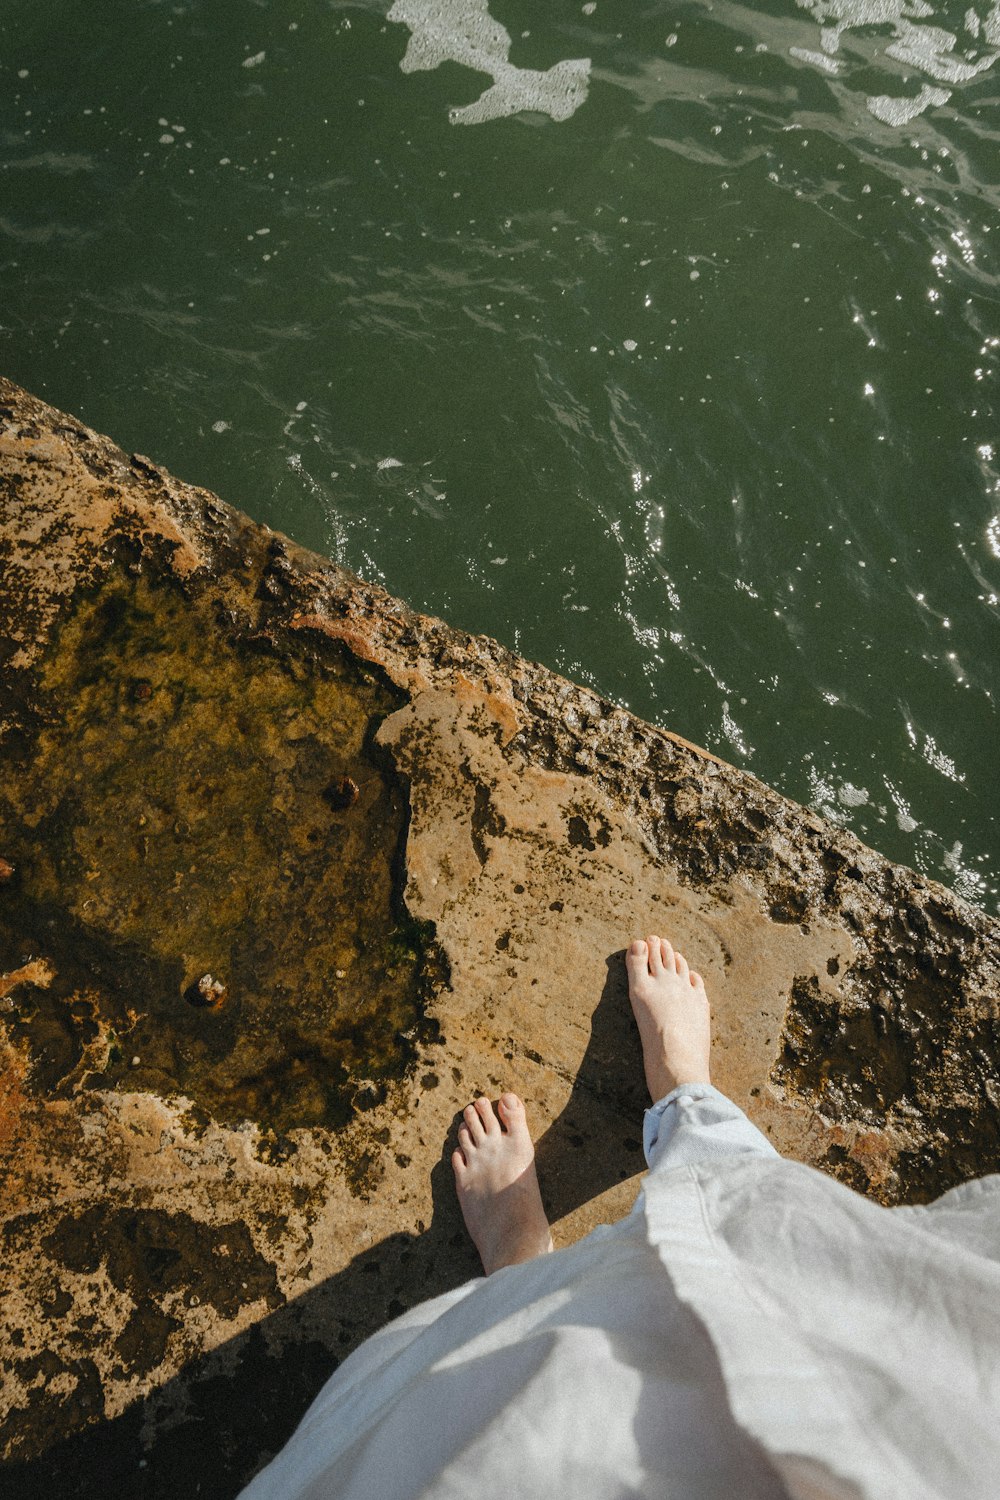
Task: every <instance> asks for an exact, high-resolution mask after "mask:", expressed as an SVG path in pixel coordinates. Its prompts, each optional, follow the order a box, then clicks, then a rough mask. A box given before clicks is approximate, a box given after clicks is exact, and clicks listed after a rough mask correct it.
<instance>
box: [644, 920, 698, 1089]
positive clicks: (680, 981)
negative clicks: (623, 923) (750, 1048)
mask: <svg viewBox="0 0 1000 1500" xmlns="http://www.w3.org/2000/svg"><path fill="white" fill-rule="evenodd" d="M625 968H626V970H627V972H628V996H629V999H630V1000H631V1002H632V1010H633V1013H634V1015H635V1019H636V1025H637V1026H638V1027H639V1037H640V1040H641V1041H642V1061H643V1066H644V1068H645V1072H646V1084H647V1086H648V1088H649V1092H650V1094H651V1096H652V1098H653V1102H654V1103H655V1102H656V1100H657V1099H662V1098H663V1096H664V1095H665V1094H669V1093H670V1091H671V1089H675V1088H677V1086H678V1085H679V1084H682V1083H708V1082H710V1079H709V1076H708V1061H709V1052H710V1050H711V1042H712V1033H711V1013H710V1010H709V1004H708V996H707V995H706V993H705V984H704V981H703V979H702V977H701V975H700V974H696V973H695V972H694V970H693V969H690V968H688V961H687V959H686V958H685V957H684V955H683V953H677V952H676V951H675V950H674V949H673V948H672V947H671V946H670V944H669V943H668V942H667V940H666V938H660V937H650V938H647V940H646V941H645V942H643V940H642V939H641V938H636V939H635V941H634V942H633V943H631V944H630V945H629V949H628V952H627V953H626V955H625Z"/></svg>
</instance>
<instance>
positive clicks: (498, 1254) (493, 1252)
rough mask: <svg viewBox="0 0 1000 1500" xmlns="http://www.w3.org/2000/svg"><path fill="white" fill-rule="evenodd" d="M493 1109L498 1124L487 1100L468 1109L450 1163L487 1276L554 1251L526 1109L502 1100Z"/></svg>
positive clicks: (511, 1097)
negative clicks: (497, 1113)
mask: <svg viewBox="0 0 1000 1500" xmlns="http://www.w3.org/2000/svg"><path fill="white" fill-rule="evenodd" d="M497 1109H498V1111H499V1114H500V1119H499V1120H498V1119H497V1117H496V1114H494V1112H493V1106H492V1104H491V1103H490V1101H489V1100H488V1099H477V1100H476V1101H475V1103H474V1104H468V1105H466V1107H465V1110H464V1117H465V1124H464V1125H461V1126H459V1131H458V1150H457V1151H455V1152H453V1154H452V1158H451V1164H452V1167H453V1168H454V1171H455V1186H456V1188H457V1190H458V1201H459V1204H460V1206H461V1209H462V1217H463V1218H464V1220H465V1227H466V1229H467V1230H468V1231H469V1234H470V1235H471V1236H472V1241H473V1243H474V1245H475V1247H476V1249H477V1250H478V1251H479V1257H480V1259H481V1260H482V1263H483V1270H484V1271H485V1272H486V1275H487V1276H490V1275H492V1273H493V1272H494V1271H499V1270H500V1268H501V1267H502V1266H513V1265H517V1264H519V1263H520V1262H521V1261H525V1260H534V1258H535V1256H536V1255H545V1254H546V1253H547V1252H548V1251H549V1250H551V1249H552V1236H551V1234H550V1233H549V1221H548V1219H547V1218H546V1217H545V1209H544V1208H543V1207H542V1195H541V1193H540V1192H539V1189H538V1178H537V1177H536V1175H535V1148H534V1146H533V1145H532V1143H531V1136H530V1135H529V1134H528V1122H527V1120H526V1118H525V1114H524V1105H523V1104H522V1103H521V1100H520V1099H519V1098H518V1097H517V1095H516V1094H502V1095H501V1097H500V1099H499V1101H498V1104H497Z"/></svg>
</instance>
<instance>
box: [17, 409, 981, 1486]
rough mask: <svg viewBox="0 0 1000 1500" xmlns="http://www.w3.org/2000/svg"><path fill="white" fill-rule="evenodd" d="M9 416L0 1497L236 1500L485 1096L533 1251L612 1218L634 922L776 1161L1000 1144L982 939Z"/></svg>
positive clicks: (490, 652)
mask: <svg viewBox="0 0 1000 1500" xmlns="http://www.w3.org/2000/svg"><path fill="white" fill-rule="evenodd" d="M0 434H2V435H0V754H2V759H3V777H2V781H0V1060H2V1072H0V1152H2V1156H3V1163H4V1176H3V1188H2V1202H0V1209H2V1219H3V1229H2V1234H3V1263H4V1271H5V1274H4V1283H3V1289H2V1292H3V1301H2V1308H0V1329H2V1331H0V1355H2V1360H3V1368H4V1376H3V1394H2V1412H0V1435H2V1440H3V1451H4V1452H5V1454H6V1455H7V1459H8V1463H7V1467H6V1471H5V1478H6V1479H7V1482H8V1486H9V1491H8V1492H9V1493H11V1494H12V1495H23V1496H27V1495H37V1494H39V1493H58V1494H59V1495H60V1496H65V1497H69V1496H75V1495H80V1496H83V1495H92V1494H93V1495H97V1494H102V1495H103V1494H105V1493H106V1491H107V1488H108V1486H109V1484H118V1485H120V1486H121V1487H122V1488H123V1491H124V1493H126V1494H128V1495H133V1494H134V1495H143V1496H145V1495H149V1496H160V1495H163V1496H167V1495H170V1496H176V1494H177V1493H179V1492H180V1490H181V1487H183V1488H184V1490H185V1491H186V1490H187V1489H188V1488H190V1485H191V1482H192V1478H193V1477H194V1476H197V1477H198V1480H199V1481H200V1483H201V1490H200V1493H201V1495H202V1496H219V1497H223V1496H230V1495H233V1494H235V1493H236V1492H237V1491H238V1489H239V1488H240V1485H241V1483H242V1482H243V1481H244V1480H245V1479H246V1478H247V1477H248V1476H249V1475H250V1474H251V1473H252V1472H253V1471H254V1470H255V1468H256V1467H257V1466H258V1465H259V1464H260V1463H261V1462H262V1461H263V1460H264V1459H265V1458H266V1457H267V1456H268V1455H269V1454H270V1453H272V1452H274V1451H275V1450H276V1449H277V1448H278V1447H279V1446H280V1445H281V1443H282V1441H283V1440H284V1438H285V1437H286V1436H287V1434H288V1432H289V1431H290V1429H291V1427H292V1426H293V1425H294V1423H295V1421H296V1420H297V1418H298V1416H299V1415H300V1413H301V1411H302V1410H303V1409H304V1406H305V1405H306V1404H307V1402H308V1401H309V1399H310V1398H311V1396H312V1395H313V1394H315V1391H316V1390H317V1389H318V1387H319V1385H320V1383H321V1381H322V1380H323V1378H324V1377H325V1376H326V1374H328V1373H329V1372H330V1371H331V1370H332V1369H333V1368H334V1366H335V1364H336V1362H337V1360H338V1359H339V1358H342V1357H343V1355H344V1354H345V1353H347V1352H349V1350H350V1349H351V1348H352V1347H354V1346H355V1345H356V1344H357V1343H358V1342H359V1341H360V1340H361V1339H362V1338H364V1337H365V1336H366V1335H367V1334H368V1333H370V1332H372V1331H373V1330H374V1329H375V1328H377V1327H378V1326H380V1325H381V1324H383V1323H384V1322H386V1321H387V1320H388V1319H389V1318H391V1317H393V1316H395V1315H396V1314H398V1313H399V1312H400V1311H402V1310H403V1309H404V1308H406V1307H408V1306H410V1305H412V1304H413V1303H415V1302H417V1301H419V1300H421V1299H423V1298H424V1297H427V1296H429V1295H432V1294H434V1293H436V1292H438V1291H441V1290H443V1289H445V1288H446V1287H448V1286H451V1285H454V1284H456V1283H457V1282H459V1281H461V1280H463V1279H465V1278H467V1277H468V1276H470V1275H473V1274H475V1272H476V1269H477V1267H476V1262H475V1257H474V1254H473V1252H472V1250H471V1248H470V1246H469V1245H468V1244H467V1242H466V1240H465V1236H464V1234H463V1232H462V1228H461V1222H460V1218H459V1215H458V1212H457V1209H456V1206H455V1204H454V1201H453V1197H452V1193H451V1185H450V1168H449V1167H448V1165H447V1158H448V1155H449V1153H450V1149H451V1148H450V1144H448V1142H449V1138H450V1137H451V1136H452V1135H453V1131H454V1128H455V1123H456V1113H457V1111H458V1110H459V1109H460V1108H461V1107H462V1106H463V1105H464V1104H465V1103H466V1102H467V1101H468V1099H469V1098H471V1097H472V1096H473V1095H474V1094H476V1093H479V1092H485V1093H488V1094H490V1095H492V1096H493V1097H495V1096H496V1094H497V1093H498V1092H499V1091H500V1090H501V1089H502V1088H503V1087H507V1086H509V1087H512V1088H515V1089H517V1090H518V1091H519V1092H520V1093H521V1094H522V1095H523V1096H524V1097H525V1099H526V1101H527V1105H528V1110H529V1117H530V1120H531V1123H532V1125H533V1128H534V1131H535V1133H536V1135H537V1136H538V1137H540V1142H539V1164H540V1175H541V1179H542V1185H543V1192H544V1194H545V1197H546V1200H547V1205H548V1208H549V1211H550V1214H551V1216H552V1217H553V1219H554V1220H555V1228H554V1232H555V1237H556V1241H557V1243H566V1242H567V1241H570V1240H572V1239H574V1238H576V1237H577V1236H578V1235H580V1234H582V1233H584V1232H586V1231H587V1229H589V1228H590V1227H591V1226H593V1225H594V1224H595V1223H598V1222H601V1221H610V1220H613V1219H615V1218H617V1217H618V1216H620V1215H621V1214H623V1213H624V1212H626V1211H627V1209H628V1208H629V1207H630V1206H631V1203H632V1201H633V1199H634V1195H635V1191H636V1188H637V1174H638V1173H639V1172H640V1171H641V1169H642V1157H641V1151H640V1147H639V1137H640V1128H641V1111H642V1107H643V1104H644V1102H645V1101H644V1098H643V1091H642V1082H641V1069H640V1058H639V1051H638V1046H637V1043H636V1040H635V1037H634V1035H633V1031H632V1025H631V1021H630V1018H629V1011H628V1003H627V998H626V990H625V981H624V967H623V963H622V949H623V945H624V944H625V942H626V941H627V940H628V939H629V938H630V937H631V936H633V935H635V934H643V933H647V932H650V931H661V932H666V933H668V934H669V935H670V936H671V937H673V938H674V939H675V940H676V941H677V943H678V944H679V946H681V947H682V948H683V949H684V951H685V952H686V953H687V954H688V955H689V956H690V958H691V960H692V962H693V963H694V964H695V965H696V967H698V968H699V969H700V970H701V971H702V972H703V973H704V974H705V977H706V981H707V983H708V986H709V991H710V994H711V996H712V999H713V1009H714V1015H715V1036H716V1040H715V1050H714V1054H713V1059H714V1071H715V1077H716V1081H717V1082H718V1083H719V1085H720V1086H721V1087H722V1088H723V1089H725V1090H726V1091H727V1092H728V1093H729V1094H730V1095H731V1096H732V1097H733V1098H735V1099H736V1101H737V1102H738V1103H739V1104H740V1105H742V1106H744V1107H745V1108H746V1109H747V1110H748V1112H749V1113H750V1115H751V1117H752V1118H753V1119H755V1120H756V1121H757V1123H758V1124H759V1125H760V1126H761V1127H762V1128H763V1129H764V1130H765V1131H767V1132H768V1133H769V1134H770V1136H771V1137H772V1138H773V1140H774V1141H775V1143H776V1144H777V1145H778V1146H779V1148H780V1149H781V1150H783V1151H785V1152H787V1153H789V1154H791V1155H793V1156H796V1157H798V1158H799V1159H800V1160H803V1161H807V1162H810V1163H812V1164H814V1165H816V1166H818V1167H820V1168H822V1169H823V1170H826V1171H830V1172H833V1173H835V1174H836V1175H837V1176H839V1177H841V1178H843V1179H844V1180H845V1181H847V1182H849V1183H850V1184H851V1185H852V1186H854V1187H856V1188H858V1189H860V1190H861V1191H863V1192H866V1193H869V1194H871V1195H872V1196H874V1197H876V1198H878V1199H879V1200H881V1201H883V1202H886V1203H893V1202H898V1201H920V1200H925V1199H927V1198H929V1197H932V1196H934V1195H936V1194H937V1193H939V1192H941V1191H942V1190H943V1189H944V1188H946V1187H948V1186H949V1185H951V1184H952V1183H955V1182H958V1181H960V1180H962V1179H964V1178H967V1177H970V1176H974V1175H977V1174H979V1173H982V1172H986V1171H991V1170H996V1169H997V1168H998V1167H1000V1007H998V1000H997V995H998V983H997V979H998V971H997V942H996V939H997V930H998V924H997V923H996V922H995V921H994V920H992V919H990V918H988V917H986V916H985V915H983V914H982V913H980V912H978V911H977V910H975V909H973V908H971V907H969V906H967V905H964V904H963V903H962V902H961V901H959V900H958V899H957V898H956V897H954V896H953V895H951V894H950V893H949V892H947V891H945V890H944V889H942V888H941V887H940V886H937V885H934V884H932V883H931V882H929V881H926V880H924V879H923V878H921V877H920V876H918V875H915V874H914V873H913V872H911V871H908V870H905V869H901V868H899V867H897V866H894V865H891V864H889V863H887V862H886V861H885V860H883V859H881V858H880V857H879V856H877V855H875V854H874V853H872V852H871V851H870V850H868V849H866V848H864V847H863V846H862V845H861V844H859V843H858V842H857V841H856V840H855V839H853V838H852V837H851V836H849V835H848V834H846V833H844V832H843V831H841V830H839V829H837V828H835V827H832V826H830V825H828V824H826V823H824V822H823V821H822V820H821V819H819V818H817V817H816V816H815V815H814V814H812V813H811V812H809V811H807V810H805V809H803V808H801V807H798V806H795V805H793V804H791V803H789V802H788V801H786V800H784V799H783V798H781V797H778V796H777V795H776V794H775V793H773V792H771V791H769V790H768V789H767V788H766V787H764V786H763V785H761V783H759V782H758V781H756V780H755V779H754V778H753V777H751V776H749V775H747V774H746V773H745V772H742V771H738V770H736V769H734V768H733V767H731V766H727V765H725V764H723V763H722V762H720V761H719V760H717V759H716V758H714V757H713V756H711V755H709V754H708V753H706V752H705V751H702V750H699V749H698V748H697V747H695V746H693V745H690V744H688V743H686V742H685V741H684V740H682V739H679V738H677V737H676V736H673V735H671V734H668V733H665V732H664V731H663V730H660V729H656V728H653V727H651V726H650V725H648V724H644V723H642V722H640V721H638V720H636V719H634V718H633V717H631V716H630V715H629V714H627V713H626V712H624V711H623V710H622V709H620V708H616V707H615V706H614V705H613V704H610V703H607V702H605V701H603V700H601V699H599V698H598V697H597V696H595V695H594V694H593V693H591V692H589V691H587V690H585V689H582V688H579V687H576V686H574V685H573V684H571V683H569V682H566V681H564V680H562V679H560V678H559V677H556V676H555V675H554V674H552V673H551V672H548V671H547V670H545V669H544V668H542V667H540V666H537V665H535V664H532V663H529V662H526V661H523V660H521V659H520V658H518V657H516V656H513V655H511V654H510V653H509V652H507V651H505V650H504V649H503V648H502V647H501V646H499V645H497V644H496V643H495V642H493V641H490V640H486V639H482V638H476V637H471V636H468V635H464V634H462V633H461V632H459V631H456V630H454V629H451V628H449V627H448V626H446V625H444V624H442V623H441V622H440V621H437V620H433V619H427V618H424V617H421V616H418V615H415V614H413V613H412V612H411V611H410V610H408V609H407V608H406V607H405V606H404V605H403V604H401V603H400V602H399V601H398V600H395V599H392V598H390V597H389V596H387V595H386V594H385V593H384V592H382V591H381V590H379V589H377V588H373V587H370V586H368V585H366V584H364V583H362V582H361V581H360V580H358V579H357V578H354V577H353V576H351V575H349V574H347V573H345V572H344V571H343V570H341V569H339V568H337V567H335V566H334V565H333V564H332V563H330V562H327V561H325V560H323V559H321V558H318V557H315V556H312V555H310V554H307V553H304V552H302V551H301V550H300V549H298V548H297V547H296V546H294V545H293V544H292V543H291V542H289V541H287V540H286V539H284V538H282V537H279V536H276V535H275V534H273V533H271V532H269V531H268V530H267V529H266V528H264V527H260V526H257V525H255V524H254V523H252V522H250V521H249V520H248V519H247V518H246V517H245V516H243V515H241V514H240V513H239V512H237V511H234V510H232V509H230V508H229V507H228V506H226V505H224V504H222V503H221V502H220V501H219V500H217V499H216V498H215V497H214V496H213V495H210V494H208V493H207V492H205V491H203V490H199V489H195V488H192V487H190V486H187V485H184V484H182V483H180V482H179V481H178V480H176V479H174V478H172V477H171V476H170V475H169V474H167V473H166V472H165V471H163V470H162V469H160V468H159V467H158V466H157V465H156V464H155V463H154V462H152V461H150V460H149V459H147V458H143V457H141V456H139V455H133V456H132V457H131V458H130V457H129V456H127V455H126V454H124V453H122V452H121V451H120V450H119V449H118V448H116V447H115V446H114V445H113V444H112V443H111V442H110V441H108V440H107V439H106V438H103V437H101V436H99V435H97V434H95V433H93V432H90V431H89V430H87V429H86V428H84V427H83V426H81V424H80V423H78V422H76V421H74V420H73V419H72V418H69V417H66V416H63V415H62V414H60V413H58V412H56V411H53V410H52V409H51V408H49V407H47V406H45V405H44V404H43V403H41V402H39V401H37V400H36V399H34V398H33V397H31V396H29V395H27V394H26V393H25V392H23V391H20V390H19V389H17V388H16V387H14V386H13V385H11V384H9V383H6V382H3V381H0Z"/></svg>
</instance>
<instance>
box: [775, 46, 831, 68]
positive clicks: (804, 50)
mask: <svg viewBox="0 0 1000 1500" xmlns="http://www.w3.org/2000/svg"><path fill="white" fill-rule="evenodd" d="M788 51H789V52H790V54H791V55H792V57H797V58H798V59H799V61H800V62H806V63H812V64H813V66H814V67H816V68H822V69H823V71H824V73H839V72H840V63H839V62H838V61H837V59H836V58H835V57H828V56H827V54H826V53H825V52H810V51H809V49H808V47H789V49H788Z"/></svg>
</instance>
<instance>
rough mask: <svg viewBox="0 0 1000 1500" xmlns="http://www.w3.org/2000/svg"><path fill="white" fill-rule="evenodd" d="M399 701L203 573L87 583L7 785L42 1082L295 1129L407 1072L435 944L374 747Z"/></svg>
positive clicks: (342, 1111)
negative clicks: (188, 1104)
mask: <svg viewBox="0 0 1000 1500" xmlns="http://www.w3.org/2000/svg"><path fill="white" fill-rule="evenodd" d="M400 701H401V699H400V695H399V694H398V692H397V691H396V690H394V689H392V688H391V687H390V686H389V685H388V684H387V683H386V682H385V681H384V680H382V679H381V678H380V677H378V676H377V675H376V674H375V673H374V672H373V671H372V670H371V669H369V668H368V667H367V666H366V665H365V664H364V663H361V662H359V661H357V660H356V659H355V658H354V657H353V656H351V655H350V654H349V653H348V652H347V651H346V649H345V648H343V647H342V646H340V645H339V644H338V643H335V642H331V641H327V640H325V639H319V640H316V641H312V642H310V643H306V642H303V641H302V640H301V639H294V638H293V639H287V640H286V639H285V638H283V637H282V635H281V633H280V632H268V631H257V632H254V631H253V629H252V628H251V627H250V626H249V625H248V624H246V622H243V624H241V625H238V624H237V623H234V618H233V616H232V615H227V614H226V613H225V612H223V611H222V609H221V607H220V605H219V604H218V602H217V601H216V600H214V599H213V597H212V595H211V592H210V591H209V590H207V589H202V590H200V591H196V590H195V591H192V590H187V591H185V590H184V589H182V588H181V587H180V586H179V585H177V584H175V583H174V582H173V581H171V580H169V579H167V580H157V581H155V582H152V581H150V580H149V578H148V576H146V575H144V574H142V573H138V572H129V571H127V570H126V569H124V568H118V567H116V568H115V569H114V570H113V571H112V572H111V573H110V574H109V575H108V576H107V578H106V579H105V581H104V582H103V583H102V585H101V586H100V588H99V589H98V590H97V591H96V592H93V591H92V592H91V593H89V594H83V595H80V596H78V598H77V601H76V603H75V605H74V607H73V609H72V612H71V613H70V614H69V615H68V617H67V619H66V621H65V622H64V624H63V625H62V627H61V628H60V630H59V631H58V634H57V636H56V638H55V640H54V642H53V644H52V646H51V648H50V649H49V651H48V653H47V656H46V659H45V661H44V663H43V665H42V668H41V674H40V679H39V683H38V695H37V702H38V704H39V706H40V709H41V713H42V716H43V726H42V727H41V728H40V729H38V730H37V732H36V734H35V735H34V736H33V738H32V742H31V743H27V744H25V743H23V742H22V745H21V746H20V747H19V750H18V753H17V756H16V759H15V760H13V761H12V759H11V758H10V757H8V761H7V771H6V774H5V776H4V780H3V784H2V786H0V839H2V843H0V855H2V856H3V858H4V860H5V861H6V864H7V867H8V868H9V867H13V870H12V873H11V874H10V875H8V877H7V878H6V879H5V880H4V881H3V883H2V885H0V973H6V974H7V976H8V977H7V979H6V981H4V985H3V986H2V988H5V990H6V993H4V994H3V995H2V997H0V1006H2V1007H3V1009H2V1012H0V1014H2V1018H3V1020H4V1021H5V1022H6V1025H7V1029H8V1032H9V1034H10V1035H11V1036H12V1039H13V1040H14V1042H15V1045H17V1046H19V1048H20V1049H21V1050H22V1052H24V1053H25V1054H26V1061H27V1063H28V1067H29V1072H28V1083H29V1087H30V1088H31V1089H32V1090H33V1091H34V1092H36V1093H43V1094H46V1095H60V1094H62V1095H67V1094H69V1093H71V1092H74V1091H78V1090H80V1089H83V1088H93V1087H101V1088H107V1087H115V1088H129V1089H143V1090H149V1091H152V1092H156V1093H159V1094H161V1095H164V1096H176V1095H178V1094H181V1095H185V1096H187V1097H188V1098H190V1099H191V1100H192V1101H193V1103H194V1104H195V1105H196V1106H198V1107H199V1109H201V1110H204V1111H205V1112H207V1113H208V1114H209V1115H211V1116H212V1117H214V1118H215V1119H217V1120H219V1121H222V1122H224V1123H228V1124H237V1123H239V1122H240V1121H242V1120H245V1119H250V1120H252V1121H255V1122H257V1123H259V1124H260V1125H261V1126H262V1127H264V1128H265V1129H269V1130H272V1131H274V1132H277V1133H279V1134H283V1133H285V1132H287V1131H289V1130H291V1129H294V1128H296V1127H300V1126H326V1127H331V1126H338V1125H341V1124H343V1123H345V1122H346V1121H347V1120H348V1119H349V1118H350V1117H351V1115H352V1113H353V1111H354V1109H355V1108H363V1107H366V1106H369V1105H370V1104H371V1103H373V1102H375V1101H376V1100H377V1099H378V1098H379V1097H380V1096H381V1090H382V1085H383V1084H384V1081H385V1080H386V1079H388V1078H391V1077H396V1076H399V1075H401V1074H402V1072H403V1071H404V1069H405V1067H406V1065H407V1063H408V1061H409V1060H410V1058H411V1056H412V1054H413V1050H414V1049H413V1040H414V1038H415V1036H416V1035H418V1034H419V1032H420V1028H421V1015H422V1006H421V999H422V995H423V992H424V989H425V988H426V984H427V975H426V966H425V963H424V949H425V947H426V942H425V935H424V933H423V932H422V930H421V929H420V928H419V927H418V926H417V924H415V923H413V922H411V921H410V920H409V919H408V918H407V916H406V913H405V911H404V910H403V908H402V905H401V903H400V900H399V897H398V888H399V872H400V869H401V863H402V850H403V843H404V840H405V833H406V823H407V814H408V803H407V797H406V789H405V786H404V785H403V784H402V782H401V781H400V779H399V778H398V777H397V776H396V775H395V774H394V773H393V771H392V769H391V767H390V766H389V765H388V764H387V763H386V762H385V761H384V758H381V757H380V753H379V752H378V751H377V750H376V749H375V748H374V747H373V739H374V730H375V728H376V727H377V725H378V723H379V721H380V720H381V718H382V717H384V715H385V714H386V713H388V712H390V711H391V710H392V709H394V708H396V707H397V706H398V704H399V702H400ZM19 974H20V977H18V976H19ZM12 981H13V982H12Z"/></svg>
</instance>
